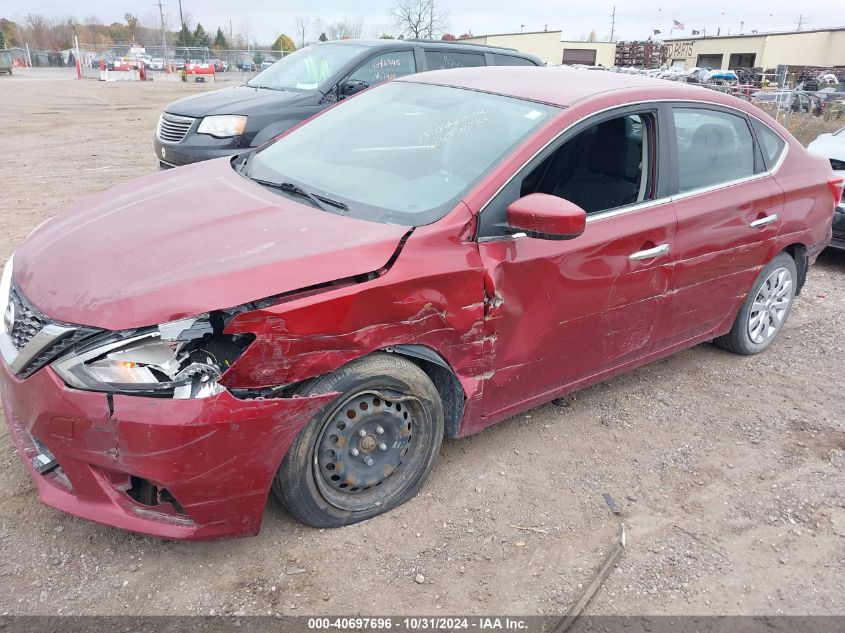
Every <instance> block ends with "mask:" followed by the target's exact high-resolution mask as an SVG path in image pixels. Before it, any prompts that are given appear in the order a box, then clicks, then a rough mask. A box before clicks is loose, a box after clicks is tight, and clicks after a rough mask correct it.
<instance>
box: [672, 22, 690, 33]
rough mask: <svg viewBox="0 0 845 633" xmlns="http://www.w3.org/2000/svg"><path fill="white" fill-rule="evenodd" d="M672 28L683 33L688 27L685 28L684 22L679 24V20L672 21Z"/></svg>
mask: <svg viewBox="0 0 845 633" xmlns="http://www.w3.org/2000/svg"><path fill="white" fill-rule="evenodd" d="M672 28H673V29H678V30H679V31H683V30H684V29H685V28H687V27H685V26H684V23H683V22H678V21H677V20H672Z"/></svg>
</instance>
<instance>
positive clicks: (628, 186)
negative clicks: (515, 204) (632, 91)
mask: <svg viewBox="0 0 845 633" xmlns="http://www.w3.org/2000/svg"><path fill="white" fill-rule="evenodd" d="M656 130H657V111H656V110H654V111H637V110H634V111H630V110H627V111H625V113H624V114H622V115H619V114H615V115H614V114H609V115H608V114H606V115H604V116H602V117H601V118H597V119H593V120H592V121H587V122H585V123H584V124H582V125H579V126H578V127H577V128H575V129H574V130H573V132H572V133H571V134H569V135H567V136H566V137H565V138H564V139H563V140H562V141H561V142H560V143H559V144H558V145H557V146H556V147H555V146H552V147H551V148H550V149H549V150H547V151H546V152H545V153H544V154H541V156H540V157H538V158H537V159H536V160H535V161H533V162H532V164H530V165H529V166H528V167H526V169H524V170H523V172H521V175H519V176H517V177H516V178H515V179H514V180H512V181H511V183H509V184H508V186H506V187H505V188H504V189H503V190H502V191H501V193H500V194H499V195H498V196H497V197H496V198H494V200H493V201H491V203H490V204H488V205H487V207H486V208H485V210H484V211H483V212H482V215H481V221H480V229H479V249H480V252H481V258H482V262H483V265H484V267H485V269H486V279H487V282H486V286H487V287H486V292H487V297H488V298H487V321H486V323H487V332H486V334H487V336H488V338H489V340H490V341H491V344H490V346H489V349H490V350H491V358H490V361H489V365H488V367H489V371H488V372H487V375H486V381H485V383H484V391H483V402H484V406H483V409H484V414H485V416H490V417H491V421H493V419H498V418H501V417H503V416H504V415H506V414H507V413H508V412H510V411H512V410H516V409H519V408H521V407H523V406H526V405H529V404H533V403H536V402H538V401H541V400H543V399H544V398H545V399H548V398H550V397H554V395H555V394H558V393H561V392H562V391H563V390H564V389H565V388H567V387H574V386H579V385H581V384H586V383H589V382H591V381H592V380H597V379H599V378H600V377H601V376H602V375H603V374H607V373H610V372H612V371H613V370H614V368H617V367H619V366H621V365H624V364H626V363H627V362H630V361H633V360H636V359H638V358H641V357H643V356H645V355H647V354H648V353H649V352H650V351H652V350H653V349H654V348H655V346H656V345H657V344H658V343H659V342H660V339H661V336H662V328H663V326H664V322H665V319H666V304H667V296H668V294H669V292H670V290H671V288H672V283H673V281H672V264H673V261H674V252H673V248H674V240H675V230H676V228H675V226H676V221H675V213H674V210H673V207H672V203H671V201H670V200H669V199H665V198H661V197H660V195H659V193H658V192H659V191H660V189H659V187H658V183H657V170H656V165H657V163H658V156H657V151H656V150H657V148H656V142H655V140H656ZM535 192H542V193H548V194H551V195H558V196H560V197H563V198H566V199H568V200H571V201H572V202H574V203H576V204H578V205H579V206H581V207H582V208H584V209H585V211H587V226H586V230H585V232H584V234H583V235H581V236H579V237H577V238H574V239H572V240H569V241H550V240H541V239H534V238H530V237H525V236H519V235H513V234H509V233H512V231H509V230H508V229H507V228H506V227H504V222H503V217H504V214H505V213H506V208H507V205H508V204H510V202H512V201H513V200H515V199H517V198H519V197H522V196H525V195H528V194H530V193H535Z"/></svg>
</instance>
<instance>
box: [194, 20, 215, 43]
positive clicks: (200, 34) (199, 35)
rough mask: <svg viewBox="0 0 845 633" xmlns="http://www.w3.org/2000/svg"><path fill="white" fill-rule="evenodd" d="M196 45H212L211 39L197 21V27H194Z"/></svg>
mask: <svg viewBox="0 0 845 633" xmlns="http://www.w3.org/2000/svg"><path fill="white" fill-rule="evenodd" d="M194 46H211V39H210V38H209V37H208V33H206V32H205V29H204V28H202V24H200V23H199V22H197V28H196V29H194Z"/></svg>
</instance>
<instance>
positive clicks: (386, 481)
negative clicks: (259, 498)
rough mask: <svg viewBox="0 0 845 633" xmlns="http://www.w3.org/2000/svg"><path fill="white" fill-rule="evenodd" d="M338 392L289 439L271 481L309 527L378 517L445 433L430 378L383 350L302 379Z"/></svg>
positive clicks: (314, 388)
mask: <svg viewBox="0 0 845 633" xmlns="http://www.w3.org/2000/svg"><path fill="white" fill-rule="evenodd" d="M335 391H336V392H340V394H341V395H340V396H339V397H338V398H337V399H336V400H335V401H334V402H333V403H331V404H329V405H328V406H327V407H326V408H325V409H323V410H322V411H321V412H320V413H318V414H317V415H316V416H315V417H314V418H313V419H312V420H311V422H309V424H308V425H307V426H306V427H305V428H304V429H303V430H302V431H301V432H300V434H299V435H298V436H297V438H296V439H295V440H294V442H293V444H292V445H291V447H290V449H289V450H288V453H287V455H286V456H285V458H284V460H283V461H282V465H281V466H280V468H279V471H278V473H277V475H276V478H275V480H274V482H273V490H274V492H275V494H276V496H277V497H278V498H279V500H280V501H281V502H282V503H283V504H284V506H285V507H286V508H287V509H288V511H289V512H290V514H291V515H292V516H293V517H294V518H296V519H298V520H299V521H302V522H303V523H305V524H307V525H311V526H314V527H339V526H342V525H348V524H350V523H356V522H358V521H363V520H365V519H369V518H371V517H374V516H377V515H379V514H382V513H384V512H387V511H388V510H391V509H393V508H395V507H396V506H398V505H400V504H402V503H404V502H405V501H407V500H408V499H409V498H411V497H412V496H413V495H414V494H416V492H417V491H418V490H419V488H420V486H422V483H423V481H424V480H425V478H426V476H427V475H428V473H429V471H430V470H431V468H432V466H433V465H434V460H435V458H436V457H437V453H438V450H439V448H440V443H441V441H442V439H443V405H442V403H441V401H440V396H439V394H438V392H437V389H436V388H435V386H434V384H433V383H432V382H431V379H429V377H428V376H427V375H426V374H425V372H423V371H422V370H421V369H420V368H419V367H417V366H416V365H414V364H413V363H412V362H410V361H408V360H406V359H404V358H402V357H398V356H394V355H392V354H387V353H378V354H373V355H371V356H367V357H365V358H362V359H359V360H357V361H354V362H352V363H350V364H349V365H347V366H345V367H343V368H341V369H339V370H338V371H336V372H334V373H332V374H330V375H328V376H325V377H323V378H320V379H318V380H317V381H315V382H312V383H310V384H308V385H306V386H305V388H304V389H303V390H302V392H303V393H302V395H307V394H323V393H331V392H335Z"/></svg>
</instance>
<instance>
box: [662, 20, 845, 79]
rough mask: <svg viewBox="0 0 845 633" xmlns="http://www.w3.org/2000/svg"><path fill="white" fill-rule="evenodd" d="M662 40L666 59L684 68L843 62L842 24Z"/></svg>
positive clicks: (843, 33)
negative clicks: (831, 26) (803, 29)
mask: <svg viewBox="0 0 845 633" xmlns="http://www.w3.org/2000/svg"><path fill="white" fill-rule="evenodd" d="M666 44H667V45H668V46H669V55H668V63H669V64H671V65H673V66H685V67H686V68H692V67H694V66H698V67H704V68H713V69H716V68H721V69H723V70H732V69H734V68H740V67H753V66H758V67H762V68H766V69H768V68H777V67H778V66H780V65H785V66H825V67H829V66H845V28H837V29H819V30H813V31H793V32H789V33H760V34H751V35H728V36H724V37H696V38H692V39H678V38H674V39H671V40H666Z"/></svg>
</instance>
